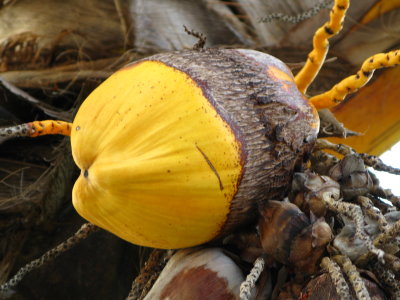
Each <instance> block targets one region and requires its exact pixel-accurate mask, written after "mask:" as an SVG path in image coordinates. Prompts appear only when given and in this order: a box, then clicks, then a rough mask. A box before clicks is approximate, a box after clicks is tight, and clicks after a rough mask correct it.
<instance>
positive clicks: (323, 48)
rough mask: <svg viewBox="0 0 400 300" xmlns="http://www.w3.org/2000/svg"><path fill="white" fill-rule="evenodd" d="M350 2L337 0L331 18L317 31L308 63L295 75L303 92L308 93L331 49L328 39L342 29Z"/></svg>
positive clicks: (297, 83)
mask: <svg viewBox="0 0 400 300" xmlns="http://www.w3.org/2000/svg"><path fill="white" fill-rule="evenodd" d="M349 2H350V1H349V0H335V4H334V5H333V8H332V10H331V13H330V20H329V21H328V22H326V23H325V24H324V25H323V26H321V27H320V28H318V30H317V31H316V32H315V34H314V38H313V50H312V51H311V52H310V54H308V59H307V62H306V64H305V65H304V67H303V68H302V69H301V70H300V71H299V73H297V75H296V77H295V81H296V85H297V87H298V89H299V90H300V92H302V93H303V94H305V93H306V91H307V88H308V86H309V85H310V84H311V83H312V82H313V80H314V78H315V76H317V74H318V72H319V70H320V69H321V66H322V64H323V63H324V61H325V57H326V54H327V53H328V49H329V42H328V39H329V38H331V37H333V36H334V35H336V34H338V33H339V31H340V30H341V29H342V23H343V20H344V17H345V15H346V11H347V9H348V7H349Z"/></svg>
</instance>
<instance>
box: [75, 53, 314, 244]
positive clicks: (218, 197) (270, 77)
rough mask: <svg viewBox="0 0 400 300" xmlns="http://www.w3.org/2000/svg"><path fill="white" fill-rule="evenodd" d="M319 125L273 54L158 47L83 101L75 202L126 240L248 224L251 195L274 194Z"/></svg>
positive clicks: (174, 238)
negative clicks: (162, 50) (163, 51)
mask: <svg viewBox="0 0 400 300" xmlns="http://www.w3.org/2000/svg"><path fill="white" fill-rule="evenodd" d="M317 129H318V118H317V116H316V113H315V110H314V109H313V108H312V107H311V106H310V105H308V103H307V100H306V99H305V98H304V96H303V95H302V94H301V93H300V92H299V91H298V90H297V88H296V85H295V83H294V81H293V77H292V75H291V73H290V71H289V70H288V69H287V67H286V66H285V65H284V64H283V63H281V62H280V61H279V60H277V59H276V58H273V57H271V56H269V55H266V54H262V53H260V52H256V51H252V50H204V51H183V52H175V53H167V54H160V55H156V56H153V57H150V58H147V59H145V60H142V61H139V62H136V63H133V64H131V65H128V66H127V67H125V68H123V69H121V70H120V71H118V72H116V73H115V74H114V75H112V76H111V77H110V78H109V79H108V80H106V81H105V82H104V83H103V84H101V85H100V86H99V87H98V88H97V89H96V90H95V91H94V92H93V93H92V94H91V95H90V96H89V97H88V98H87V99H86V100H85V101H84V103H83V104H82V106H81V107H80V109H79V111H78V113H77V115H76V118H75V120H74V122H73V127H72V132H71V144H72V153H73V157H74V160H75V162H76V164H77V165H78V167H79V168H80V169H81V175H80V177H79V178H78V180H77V182H76V184H75V187H74V191H73V204H74V206H75V208H76V210H77V211H78V213H79V214H81V215H82V216H83V217H84V218H85V219H87V220H89V221H90V222H92V223H94V224H96V225H98V226H100V227H102V228H104V229H106V230H109V231H111V232H112V233H114V234H116V235H118V236H119V237H121V238H123V239H125V240H127V241H129V242H132V243H135V244H139V245H144V246H151V247H156V248H181V247H188V246H193V245H198V244H202V243H205V242H207V241H210V240H213V239H215V238H217V237H219V236H221V235H223V234H225V233H226V232H228V231H231V230H233V229H234V228H235V227H236V226H237V225H238V224H243V223H245V222H249V221H251V217H252V216H253V215H252V212H254V211H255V207H256V202H257V201H265V200H267V199H269V198H271V197H278V196H282V195H283V194H284V193H285V192H286V188H287V184H288V182H289V180H290V176H291V174H292V172H293V169H294V166H295V165H296V164H297V163H299V161H300V160H301V158H302V156H303V154H304V153H306V152H307V150H308V149H309V148H310V146H311V144H312V142H313V140H314V139H315V136H316V133H317Z"/></svg>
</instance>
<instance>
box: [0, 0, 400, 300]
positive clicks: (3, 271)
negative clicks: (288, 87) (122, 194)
mask: <svg viewBox="0 0 400 300" xmlns="http://www.w3.org/2000/svg"><path fill="white" fill-rule="evenodd" d="M294 2H295V3H296V5H294V4H293V3H294ZM320 2H322V1H317V0H309V1H300V0H298V1H289V0H285V1H277V0H269V1H261V0H260V1H258V0H257V1H253V0H252V1H250V0H235V1H229V2H228V1H209V0H202V1H190V0H168V1H162V3H160V1H157V0H130V1H128V0H115V1H111V0H110V1H102V2H101V3H99V1H78V0H64V1H59V0H57V1H54V0H45V1H43V0H42V1H39V0H32V1H28V0H10V1H6V0H3V1H0V24H1V25H0V72H1V73H0V126H6V125H12V124H19V123H23V122H28V121H32V120H41V119H42V120H43V119H50V118H54V119H61V120H65V121H71V120H72V119H73V117H74V115H75V112H76V110H77V108H78V107H79V105H80V103H81V102H82V101H83V100H84V99H85V98H86V96H87V95H88V94H89V93H90V92H91V91H92V90H93V89H94V88H96V87H97V86H98V84H100V83H101V82H102V81H103V80H104V79H105V78H107V77H108V76H109V75H110V74H112V72H113V71H115V70H117V69H119V68H120V67H122V66H123V65H125V64H127V63H129V62H131V61H134V60H137V59H140V58H142V57H146V56H149V55H151V54H154V53H160V52H165V51H170V50H181V49H185V48H191V47H193V45H194V44H195V43H196V42H197V39H196V38H195V37H193V36H191V35H189V34H187V33H186V32H185V30H184V29H183V25H185V26H186V27H187V28H189V29H193V30H195V31H198V32H200V33H203V34H204V35H205V36H206V38H207V41H206V47H214V46H222V47H229V48H232V47H235V48H252V49H262V50H263V51H266V52H268V53H270V54H272V55H274V56H276V57H278V58H280V59H281V60H283V61H284V62H287V63H288V65H289V67H290V68H292V70H293V72H294V73H296V71H297V70H298V69H299V63H300V65H301V63H302V62H304V61H305V59H306V57H307V53H308V50H309V49H310V48H311V38H312V35H313V33H314V31H315V29H316V28H317V27H319V26H320V25H321V24H322V23H323V22H325V20H326V19H327V16H328V12H329V9H327V8H322V9H321V10H320V11H319V12H317V13H316V14H313V15H310V16H308V17H306V18H305V19H304V20H300V21H299V23H297V24H291V23H285V22H280V21H271V22H269V23H262V22H259V20H260V18H263V17H266V16H268V15H270V14H271V13H274V12H276V13H283V14H290V15H299V14H302V13H303V12H305V11H308V10H310V9H311V8H312V7H313V6H315V5H317V4H318V3H320ZM377 2H379V1H377V0H367V1H353V2H352V3H351V7H350V10H349V16H350V17H349V18H348V19H347V21H346V23H345V25H344V30H343V32H342V33H341V34H340V36H339V37H337V38H335V39H334V41H333V43H332V51H331V53H330V56H329V57H332V56H336V57H337V60H336V61H334V62H330V63H326V65H325V67H324V68H323V70H322V71H321V74H320V75H319V76H318V79H317V81H316V82H315V83H314V84H313V85H312V87H311V89H310V91H309V93H310V94H316V93H320V92H322V91H325V90H327V89H329V88H330V87H331V86H332V85H333V84H335V83H336V82H338V81H339V80H340V79H342V78H343V77H344V76H346V75H349V74H352V73H354V71H355V70H357V66H358V65H359V64H360V63H361V62H362V61H363V59H365V58H366V57H368V56H370V55H372V54H374V53H376V52H380V51H386V50H390V49H392V48H395V47H396V46H397V47H398V45H399V43H400V39H399V28H400V26H399V22H400V21H399V20H400V18H399V14H400V11H399V8H397V9H396V8H393V9H392V10H390V11H388V12H384V14H382V15H377V16H376V17H375V18H372V19H367V18H365V16H366V15H367V12H368V10H370V9H371V8H372V7H373V5H374V4H375V3H377ZM357 21H359V22H361V23H363V24H364V25H363V26H359V25H357V24H356V22H357ZM387 74H389V73H387V71H382V72H380V73H379V74H377V77H378V79H377V81H376V82H378V81H379V80H380V78H379V77H383V78H389V79H388V80H389V81H390V78H391V77H390V76H397V75H396V74H398V71H397V73H395V74H394V75H390V74H389V75H387ZM384 76H389V77H384ZM397 77H398V76H397ZM388 80H383V81H382V80H381V81H379V82H380V83H379V84H380V85H379V87H380V86H384V85H385V84H386V83H387V81H388ZM393 82H394V84H393V85H392V86H391V87H390V91H397V95H398V91H399V90H400V87H398V84H399V82H398V80H397V81H393ZM367 95H368V96H370V97H373V96H375V95H373V94H372V93H367ZM393 97H394V96H391V98H393ZM321 118H322V125H321V131H320V135H321V136H322V135H324V134H326V135H329V133H330V132H332V131H335V132H339V133H342V135H345V132H346V131H345V129H344V128H343V127H342V126H341V124H340V123H338V122H337V121H335V120H334V118H333V117H332V116H331V115H329V113H328V112H323V113H322V114H321ZM394 119H395V118H394ZM341 121H342V122H344V120H341ZM394 123H395V122H394ZM394 123H393V124H394ZM350 129H353V128H352V127H350ZM349 135H351V133H350V134H349ZM393 143H394V140H393ZM389 146H390V145H389ZM77 176H78V169H77V168H76V166H75V165H74V162H73V160H72V157H71V153H70V146H69V139H68V138H62V137H40V138H37V139H27V138H18V139H12V140H11V139H10V140H5V139H0V236H1V239H0V283H4V282H6V281H7V279H8V278H10V277H11V276H12V275H13V274H15V273H16V272H17V271H18V269H19V268H21V267H22V266H24V265H25V264H26V263H28V262H30V261H31V260H33V259H35V258H37V257H39V256H40V255H42V254H43V253H45V252H46V251H47V250H49V249H51V248H52V247H54V246H56V245H57V244H59V243H60V242H62V241H64V240H65V239H66V238H68V237H69V236H71V235H72V234H73V233H74V232H75V231H76V230H78V228H79V227H80V226H81V224H82V223H83V222H85V221H84V220H83V219H82V218H80V217H79V216H78V215H77V213H76V212H75V211H74V209H73V208H72V206H71V189H72V186H73V183H74V181H75V179H76V177H77ZM148 253H149V250H148V249H144V248H140V247H137V246H134V245H131V244H128V243H126V242H124V241H122V240H120V239H119V238H117V237H115V236H113V235H111V234H109V233H107V232H105V231H99V232H96V233H94V234H93V235H92V236H90V237H89V238H88V239H87V240H85V241H84V242H82V243H81V244H80V245H77V246H76V247H75V248H73V249H72V250H70V251H68V252H67V253H65V254H62V255H61V256H59V257H58V258H56V259H55V260H54V261H53V262H51V263H50V264H48V265H46V266H44V267H42V268H40V269H39V270H36V271H33V272H32V273H30V274H29V275H28V276H26V278H25V279H24V280H23V281H22V282H21V283H20V284H19V285H18V286H17V287H16V288H15V290H14V291H12V292H10V293H9V294H7V295H2V296H1V297H4V298H5V299H124V298H125V297H126V296H127V295H128V293H129V290H130V288H131V284H132V281H133V279H134V278H135V276H136V275H137V274H138V272H139V270H140V267H141V266H142V265H143V262H144V261H145V260H146V257H147V256H148ZM246 267H247V269H249V268H248V266H246ZM275 275H276V274H275Z"/></svg>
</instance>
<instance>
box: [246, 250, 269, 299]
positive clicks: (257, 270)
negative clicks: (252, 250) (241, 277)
mask: <svg viewBox="0 0 400 300" xmlns="http://www.w3.org/2000/svg"><path fill="white" fill-rule="evenodd" d="M264 265H265V260H264V258H263V257H259V258H257V259H256V261H255V262H254V266H253V268H252V269H251V271H250V273H249V275H247V277H246V280H245V281H243V282H242V284H241V285H240V300H248V299H250V297H251V290H252V289H253V288H254V286H255V285H256V282H257V280H258V278H259V277H260V275H261V272H262V271H263V270H264Z"/></svg>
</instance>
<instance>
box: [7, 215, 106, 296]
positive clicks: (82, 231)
mask: <svg viewBox="0 0 400 300" xmlns="http://www.w3.org/2000/svg"><path fill="white" fill-rule="evenodd" d="M98 229H99V228H98V227H97V226H96V225H93V224H91V223H85V224H83V225H82V227H81V228H79V230H78V231H77V232H76V233H75V234H74V235H73V236H71V237H70V238H68V239H67V240H66V241H64V242H62V243H61V244H59V245H58V246H57V247H55V248H53V249H51V250H49V251H47V252H46V253H45V254H43V255H42V256H41V257H40V258H38V259H35V260H33V261H31V262H30V263H28V264H26V265H25V266H24V267H22V268H21V269H19V271H18V272H17V273H16V274H15V275H14V276H13V277H12V278H11V279H10V280H9V281H7V282H6V283H4V284H3V285H1V286H0V292H6V291H8V290H9V289H11V288H13V287H15V286H17V285H18V283H20V282H21V280H22V279H23V278H24V277H25V275H26V274H28V273H30V272H31V271H33V270H36V269H38V268H40V267H41V266H43V265H45V264H46V263H48V262H51V261H53V260H54V259H55V258H56V257H57V256H59V255H60V254H61V253H63V252H65V251H67V250H69V249H71V248H72V247H73V246H75V245H76V244H78V243H79V242H81V241H82V240H84V239H86V238H87V237H88V236H89V235H90V234H91V233H93V232H95V231H97V230H98Z"/></svg>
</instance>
